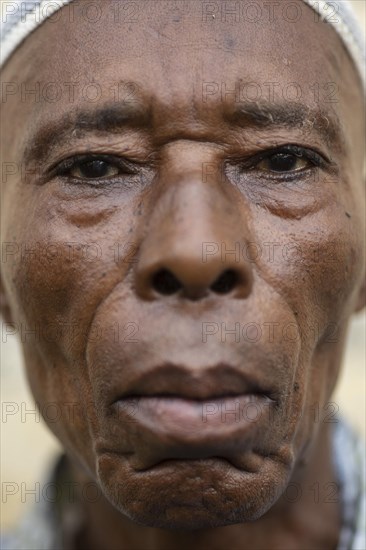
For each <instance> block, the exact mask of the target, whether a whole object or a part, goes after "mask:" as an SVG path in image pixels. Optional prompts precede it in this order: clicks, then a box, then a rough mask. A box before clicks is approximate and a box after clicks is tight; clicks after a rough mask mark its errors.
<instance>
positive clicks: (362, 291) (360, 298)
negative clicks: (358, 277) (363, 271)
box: [354, 275, 366, 313]
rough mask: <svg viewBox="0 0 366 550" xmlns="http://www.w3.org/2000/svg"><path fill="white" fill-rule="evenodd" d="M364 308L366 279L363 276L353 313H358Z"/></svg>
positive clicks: (365, 302) (365, 304)
mask: <svg viewBox="0 0 366 550" xmlns="http://www.w3.org/2000/svg"><path fill="white" fill-rule="evenodd" d="M365 306H366V279H365V275H364V277H363V283H362V286H361V288H360V290H359V292H358V296H357V301H356V304H355V309H354V312H355V313H357V312H359V311H362V310H363V309H364V307H365Z"/></svg>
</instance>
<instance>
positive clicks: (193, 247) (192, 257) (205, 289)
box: [135, 152, 252, 300]
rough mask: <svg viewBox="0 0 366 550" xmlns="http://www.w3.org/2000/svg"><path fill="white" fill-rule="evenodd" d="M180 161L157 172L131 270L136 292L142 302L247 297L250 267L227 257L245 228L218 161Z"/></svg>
mask: <svg viewBox="0 0 366 550" xmlns="http://www.w3.org/2000/svg"><path fill="white" fill-rule="evenodd" d="M184 156H185V155H182V156H177V157H176V158H175V159H174V161H173V162H170V163H169V167H167V169H166V170H165V171H164V170H162V173H163V176H162V177H163V181H162V191H161V193H160V194H159V197H158V199H157V203H156V204H155V205H154V209H153V212H152V214H151V217H150V220H149V225H148V231H147V233H146V236H145V238H144V240H143V242H142V243H141V247H140V254H139V258H138V261H137V265H136V270H135V278H136V285H135V286H136V290H137V292H138V293H139V294H140V297H142V298H145V299H163V297H166V296H167V295H171V294H177V295H179V296H180V297H182V298H185V299H191V300H199V299H201V298H204V297H206V296H212V295H216V296H219V295H228V294H230V295H233V296H234V295H235V296H236V297H246V296H247V295H248V294H249V292H250V288H251V284H252V276H251V269H250V265H247V264H246V263H245V261H244V259H243V257H242V256H240V255H238V254H237V253H236V252H234V253H233V252H232V251H237V250H238V246H240V245H239V242H240V241H241V242H243V234H244V233H245V232H246V227H245V226H246V222H245V220H243V219H241V216H240V212H239V208H238V205H237V202H236V201H234V200H232V199H231V197H230V194H228V193H227V192H225V190H224V189H223V186H222V182H221V181H220V179H219V178H220V163H219V161H218V160H216V161H215V160H214V159H213V158H212V156H210V155H206V156H205V155H202V154H201V155H197V152H196V154H194V155H189V159H186V160H184ZM192 156H193V157H194V158H192ZM206 162H210V163H211V165H212V167H214V168H215V170H211V176H212V177H211V178H210V180H209V179H208V178H205V177H203V166H204V163H206ZM213 174H216V176H213ZM208 249H209V253H208ZM213 251H214V252H213Z"/></svg>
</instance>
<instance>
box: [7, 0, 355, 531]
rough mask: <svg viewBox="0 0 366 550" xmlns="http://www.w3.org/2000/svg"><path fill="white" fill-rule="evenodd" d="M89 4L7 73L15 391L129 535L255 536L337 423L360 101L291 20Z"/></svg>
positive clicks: (324, 36)
mask: <svg viewBox="0 0 366 550" xmlns="http://www.w3.org/2000/svg"><path fill="white" fill-rule="evenodd" d="M101 4H102V16H101V17H100V19H99V21H98V22H88V20H87V18H86V16H85V12H84V13H83V12H82V3H81V5H79V4H77V5H75V9H74V21H73V22H70V21H69V13H70V12H69V11H67V10H65V9H64V10H62V11H61V12H60V16H59V18H58V21H57V22H56V23H52V22H47V23H46V24H45V25H44V26H43V28H42V29H40V30H37V32H36V33H35V34H34V35H33V36H31V37H30V38H29V39H28V40H27V43H26V46H23V47H21V48H20V49H19V51H18V52H17V53H16V54H15V55H14V58H13V59H12V60H11V62H10V63H9V65H8V66H7V67H6V70H5V71H4V81H8V82H16V83H17V84H18V85H19V94H18V93H16V94H14V95H9V96H8V97H7V100H6V103H5V104H3V105H2V120H3V123H2V126H3V130H4V152H3V159H4V161H8V162H16V163H19V166H20V165H21V166H22V169H23V170H22V172H21V171H20V170H19V171H18V172H17V173H14V174H10V175H9V176H8V177H7V178H6V181H5V182H4V184H3V190H4V195H3V197H4V198H3V206H4V212H3V238H4V240H5V241H6V242H8V243H11V244H9V245H8V247H9V248H7V251H8V255H7V261H6V262H5V263H3V273H2V275H3V283H4V288H5V293H6V295H7V298H8V300H9V304H10V310H11V315H12V319H13V321H14V322H16V323H17V326H18V328H19V329H20V327H21V328H22V331H23V338H22V340H23V346H24V353H25V360H26V368H27V374H28V377H29V380H30V384H31V387H32V390H33V392H34V395H35V398H36V400H37V401H38V402H39V404H40V406H41V410H42V409H43V410H47V408H45V406H46V405H47V404H48V403H50V402H52V403H56V404H58V405H59V411H62V414H60V415H59V418H58V419H57V421H52V422H49V424H50V428H51V429H52V430H53V431H54V432H55V433H56V435H57V436H58V437H59V438H60V440H61V441H62V443H63V444H64V446H65V448H66V449H67V451H68V453H69V455H70V456H71V457H73V458H74V459H75V461H77V462H78V463H81V464H82V465H83V466H84V467H85V468H86V469H87V471H88V472H89V474H90V475H91V476H92V477H93V478H95V479H96V480H97V481H98V483H99V484H100V486H101V487H102V489H103V492H104V494H105V495H106V496H107V498H108V499H109V500H110V501H111V502H112V504H113V505H114V506H115V507H116V508H117V509H119V510H120V511H121V512H122V513H123V514H126V515H127V516H128V517H130V518H132V519H134V520H137V521H139V522H142V523H144V524H146V525H152V526H158V527H163V528H167V527H169V528H182V529H189V528H197V527H204V526H219V525H228V524H232V523H236V522H243V521H247V520H253V519H256V518H258V517H260V516H261V515H263V514H264V513H265V512H266V511H267V510H268V509H269V508H270V507H271V506H272V505H273V504H274V502H275V501H276V500H277V499H278V498H279V497H280V495H281V494H282V493H283V491H284V489H285V488H286V486H287V484H288V482H289V480H290V479H291V478H293V476H294V475H296V472H297V471H298V470H297V469H298V468H301V465H302V464H304V463H306V462H307V460H310V459H311V456H313V453H314V449H313V448H312V445H311V443H312V442H314V441H316V438H317V436H318V435H319V433H322V431H324V430H326V427H327V425H326V424H325V423H324V422H322V420H323V419H324V418H325V419H328V420H332V418H333V417H332V413H333V409H332V408H326V403H327V402H328V400H329V397H330V395H331V392H332V389H333V387H334V384H335V381H336V378H337V374H338V370H339V365H340V359H341V351H342V348H343V343H344V335H345V331H346V327H347V322H348V319H349V317H350V315H351V314H352V312H353V311H354V310H355V309H357V308H359V307H360V305H361V301H362V289H361V281H362V278H363V257H362V254H363V252H362V239H361V235H362V231H363V227H362V220H363V210H362V204H363V200H362V197H363V194H362V180H361V177H362V161H363V147H362V141H363V139H362V136H363V133H362V132H363V128H362V122H361V117H360V116H359V109H360V108H361V98H362V94H361V90H360V85H359V83H358V80H357V76H356V74H355V70H354V68H353V67H352V64H351V62H350V61H349V59H348V57H347V54H346V53H345V52H344V51H343V49H342V46H341V44H340V41H339V39H338V37H337V36H336V34H335V33H334V31H333V30H332V29H331V28H330V26H328V25H325V24H322V23H319V22H317V20H316V18H315V17H314V14H313V12H312V11H311V10H310V9H309V8H308V7H306V6H305V5H304V4H303V3H302V2H298V3H297V5H298V7H299V9H300V10H301V17H300V18H299V19H298V21H297V22H291V21H290V20H289V19H290V18H292V19H294V14H292V13H289V14H288V17H284V16H283V14H282V12H281V11H279V12H276V11H275V12H274V16H275V18H276V19H275V22H273V21H272V22H271V21H270V17H269V13H271V12H269V11H268V8H267V9H266V7H265V4H267V5H268V2H267V3H266V2H263V3H262V2H257V3H256V4H257V5H258V6H259V7H260V10H261V11H260V12H258V13H260V14H261V16H260V17H259V18H258V21H257V22H255V23H254V22H249V21H248V19H249V16H248V17H244V15H245V11H244V10H242V12H241V15H240V14H239V21H235V19H234V17H233V16H229V15H227V20H226V21H225V17H224V15H223V11H222V6H223V5H224V4H225V3H217V4H218V6H219V7H218V9H217V11H215V13H214V15H215V17H213V16H212V15H205V13H208V12H209V11H212V10H211V8H210V9H207V6H206V7H205V4H207V3H203V4H202V3H200V2H187V3H183V4H185V8H184V9H181V10H179V9H176V6H175V3H173V2H160V1H154V2H147V3H146V2H135V3H133V6H134V8H133V9H134V11H135V12H136V13H135V14H134V17H135V19H136V21H135V22H134V21H133V20H132V21H131V17H132V15H133V14H132V13H131V14H129V15H127V12H128V10H124V11H123V10H122V11H120V16H119V18H117V17H116V12H115V7H116V4H115V3H114V2H113V3H112V2H109V1H107V0H105V1H103V2H102V3H101ZM244 4H245V3H240V5H241V6H242V5H244ZM292 4H294V3H292ZM121 5H122V4H121V3H120V6H121ZM179 5H180V4H178V8H179ZM131 6H132V4H131ZM220 6H221V7H220ZM183 7H184V6H183ZM272 7H273V6H272ZM131 9H132V8H131ZM276 9H277V8H276ZM278 9H280V8H278ZM202 13H204V15H202ZM276 13H277V15H276ZM89 19H92V15H91V14H89ZM286 19H287V20H286ZM16 75H18V76H16ZM340 75H342V79H341V78H340ZM37 82H38V83H40V84H36V83H37ZM49 83H54V84H53V85H52V86H54V87H53V92H54V93H55V91H57V90H58V92H57V93H58V94H59V97H57V100H55V101H50V97H52V90H51V87H49V88H47V86H48V85H49ZM73 83H74V84H73ZM90 83H94V86H93V85H91V84H90ZM21 86H23V88H21ZM35 86H40V88H39V91H40V95H39V98H35V96H34V95H33V96H32V95H31V94H28V95H27V93H26V90H30V89H32V88H34V87H35ZM21 89H23V92H24V93H23V101H21V98H20V90H21ZM60 90H61V95H60ZM36 99H37V100H36ZM30 250H34V251H35V252H34V253H31V252H30ZM10 252H12V253H11V254H10ZM34 327H36V329H37V331H36V333H34V334H33V335H32V334H28V335H27V336H25V331H26V330H29V329H32V328H34ZM46 420H47V419H46Z"/></svg>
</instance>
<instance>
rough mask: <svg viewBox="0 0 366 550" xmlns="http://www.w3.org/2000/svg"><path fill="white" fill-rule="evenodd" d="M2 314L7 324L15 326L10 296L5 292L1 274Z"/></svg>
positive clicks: (0, 304) (0, 306) (0, 297)
mask: <svg viewBox="0 0 366 550" xmlns="http://www.w3.org/2000/svg"><path fill="white" fill-rule="evenodd" d="M0 313H1V315H2V316H3V319H4V321H5V322H6V323H9V324H13V323H14V321H13V316H12V313H11V309H10V304H9V300H8V295H7V293H6V291H5V286H4V281H3V278H2V275H1V274H0Z"/></svg>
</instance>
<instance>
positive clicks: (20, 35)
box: [0, 0, 366, 91]
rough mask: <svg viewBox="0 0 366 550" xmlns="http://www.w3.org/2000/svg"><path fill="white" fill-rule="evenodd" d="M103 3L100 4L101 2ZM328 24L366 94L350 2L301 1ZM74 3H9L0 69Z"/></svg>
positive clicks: (362, 51) (361, 39)
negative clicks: (56, 13)
mask: <svg viewBox="0 0 366 550" xmlns="http://www.w3.org/2000/svg"><path fill="white" fill-rule="evenodd" d="M100 1H103V0H100ZM302 1H303V2H305V3H306V4H307V5H309V6H310V7H311V8H312V9H313V10H314V11H316V12H317V13H318V14H319V16H320V18H321V19H322V20H325V21H326V22H327V23H329V24H330V25H331V26H332V27H333V28H334V30H335V31H336V32H337V34H338V35H339V36H340V38H341V39H342V41H343V43H344V45H345V47H346V49H347V50H348V52H349V54H350V56H351V58H352V60H353V62H354V64H355V65H356V68H357V70H358V73H359V75H360V77H361V80H362V84H363V87H364V90H365V91H366V68H365V65H366V61H365V60H366V55H365V50H366V48H365V38H364V35H363V32H362V29H361V27H360V25H359V23H358V20H357V18H356V16H355V14H354V11H353V9H352V6H351V4H350V2H349V0H302ZM71 2H73V0H8V1H7V2H6V3H5V6H4V9H3V10H2V17H1V26H0V31H1V55H0V67H2V66H3V65H4V64H5V62H6V61H7V60H8V59H9V57H10V56H11V54H12V53H13V52H14V51H15V49H16V48H17V47H18V46H19V45H20V44H21V43H22V42H23V41H24V40H25V39H26V38H27V36H28V35H29V34H30V33H32V32H33V31H34V30H36V29H37V27H39V26H40V25H42V23H43V21H45V20H46V19H48V18H49V17H51V16H52V15H53V14H54V13H55V12H56V11H58V10H59V9H61V8H62V7H63V6H65V5H66V4H70V3H71Z"/></svg>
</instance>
